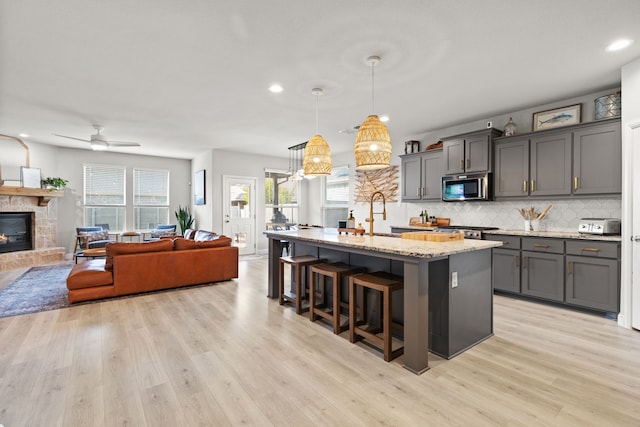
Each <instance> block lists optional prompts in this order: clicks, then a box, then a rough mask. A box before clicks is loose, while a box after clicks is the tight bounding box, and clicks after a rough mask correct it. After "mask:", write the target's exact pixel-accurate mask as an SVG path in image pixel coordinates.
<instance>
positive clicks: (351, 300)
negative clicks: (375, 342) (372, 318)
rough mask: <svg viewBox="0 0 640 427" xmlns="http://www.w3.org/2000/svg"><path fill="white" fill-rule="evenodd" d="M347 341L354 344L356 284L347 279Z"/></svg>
mask: <svg viewBox="0 0 640 427" xmlns="http://www.w3.org/2000/svg"><path fill="white" fill-rule="evenodd" d="M349 341H351V342H356V284H355V282H354V281H353V277H349Z"/></svg>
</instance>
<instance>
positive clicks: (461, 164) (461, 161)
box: [460, 159, 464, 170]
mask: <svg viewBox="0 0 640 427" xmlns="http://www.w3.org/2000/svg"><path fill="white" fill-rule="evenodd" d="M460 170H464V160H462V159H460Z"/></svg>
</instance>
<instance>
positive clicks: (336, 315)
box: [332, 273, 342, 335]
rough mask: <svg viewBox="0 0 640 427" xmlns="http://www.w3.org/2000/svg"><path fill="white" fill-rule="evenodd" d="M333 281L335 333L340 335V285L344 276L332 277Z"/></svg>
mask: <svg viewBox="0 0 640 427" xmlns="http://www.w3.org/2000/svg"><path fill="white" fill-rule="evenodd" d="M332 279H333V333H334V334H336V335H339V334H340V285H341V283H340V282H341V281H342V275H341V274H340V273H336V274H333V275H332Z"/></svg>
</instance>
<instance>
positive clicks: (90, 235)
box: [78, 230, 109, 243]
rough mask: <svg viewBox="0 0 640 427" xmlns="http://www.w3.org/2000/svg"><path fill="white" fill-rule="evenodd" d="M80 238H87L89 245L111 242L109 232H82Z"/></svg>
mask: <svg viewBox="0 0 640 427" xmlns="http://www.w3.org/2000/svg"><path fill="white" fill-rule="evenodd" d="M78 235H79V236H87V241H88V242H89V243H91V242H95V241H97V240H109V232H108V231H107V230H102V231H81V232H80V233H79V234H78Z"/></svg>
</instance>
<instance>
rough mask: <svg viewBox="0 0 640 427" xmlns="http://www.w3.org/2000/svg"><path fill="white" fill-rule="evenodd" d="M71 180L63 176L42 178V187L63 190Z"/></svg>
mask: <svg viewBox="0 0 640 427" xmlns="http://www.w3.org/2000/svg"><path fill="white" fill-rule="evenodd" d="M68 183H69V181H67V180H66V179H63V178H59V177H56V178H52V177H47V178H45V179H43V180H42V187H43V188H46V189H50V190H61V189H63V188H65V187H66V186H67V184H68Z"/></svg>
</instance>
